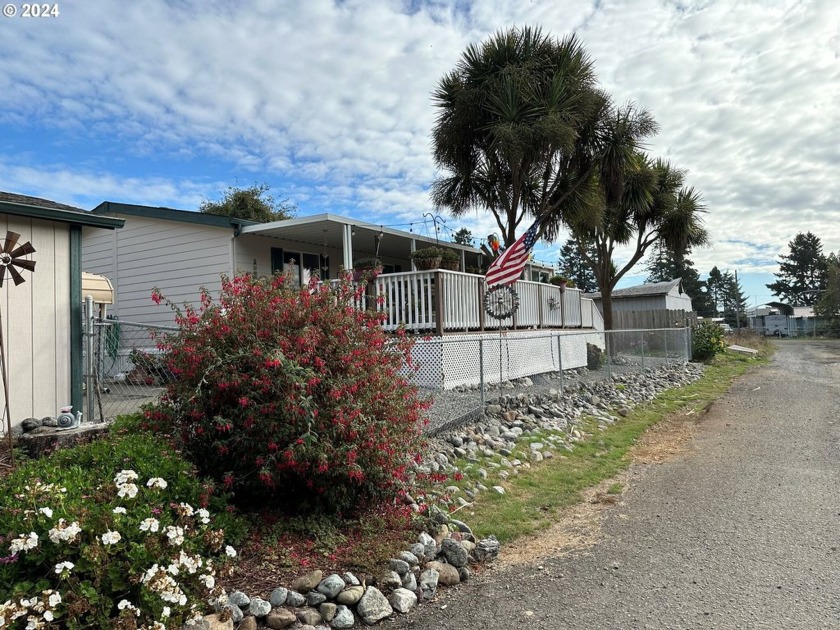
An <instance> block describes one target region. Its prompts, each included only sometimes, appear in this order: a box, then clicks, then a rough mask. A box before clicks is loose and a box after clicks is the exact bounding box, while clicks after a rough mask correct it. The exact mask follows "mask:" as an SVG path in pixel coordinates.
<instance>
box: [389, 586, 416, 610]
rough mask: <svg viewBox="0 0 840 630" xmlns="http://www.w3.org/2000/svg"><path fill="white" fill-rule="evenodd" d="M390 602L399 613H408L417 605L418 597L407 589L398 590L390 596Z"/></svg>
mask: <svg viewBox="0 0 840 630" xmlns="http://www.w3.org/2000/svg"><path fill="white" fill-rule="evenodd" d="M388 602H389V603H390V604H391V607H392V608H393V609H394V610H396V611H397V612H398V613H407V612H408V611H410V610H411V609H412V608H414V607H415V606H416V605H417V595H415V594H414V593H412V592H411V591H409V590H408V589H405V588H397V589H394V591H393V592H392V593H391V594H390V595H389V596H388Z"/></svg>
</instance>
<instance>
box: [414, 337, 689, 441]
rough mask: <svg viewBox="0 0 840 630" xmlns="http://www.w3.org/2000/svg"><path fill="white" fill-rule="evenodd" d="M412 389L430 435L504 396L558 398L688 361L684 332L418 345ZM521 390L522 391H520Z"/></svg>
mask: <svg viewBox="0 0 840 630" xmlns="http://www.w3.org/2000/svg"><path fill="white" fill-rule="evenodd" d="M412 358H413V363H414V364H415V369H416V374H415V377H414V378H415V381H416V382H417V384H418V385H420V386H421V387H423V388H425V389H426V390H428V391H429V393H430V395H431V397H432V399H433V403H432V407H431V409H430V412H429V417H430V424H431V430H432V432H437V431H441V430H445V429H447V428H450V427H453V426H458V425H461V424H466V423H467V422H470V421H472V420H475V419H477V418H478V417H480V416H481V414H482V412H483V409H484V406H485V404H486V403H488V402H491V401H492V400H493V399H497V398H499V397H501V396H503V395H505V394H510V393H512V390H515V389H518V388H521V387H523V386H524V387H526V388H528V389H527V390H530V391H540V390H548V389H556V390H558V391H561V392H562V391H563V389H564V388H565V387H566V385H567V383H570V382H571V381H581V380H583V381H587V382H590V383H594V382H597V381H606V380H611V379H612V377H613V375H616V374H624V373H632V372H644V371H645V370H647V369H656V368H660V367H663V366H666V365H669V364H684V363H686V362H688V361H689V360H690V359H691V329H690V328H662V329H655V330H617V331H609V332H597V331H591V330H577V331H573V330H556V331H534V332H527V331H516V332H515V333H504V332H502V333H487V334H471V335H447V336H444V337H435V338H432V339H426V340H423V341H418V342H417V344H416V345H415V348H414V353H413V357H412ZM527 390H526V391H527Z"/></svg>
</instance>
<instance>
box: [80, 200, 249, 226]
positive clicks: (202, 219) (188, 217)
mask: <svg viewBox="0 0 840 630" xmlns="http://www.w3.org/2000/svg"><path fill="white" fill-rule="evenodd" d="M91 212H93V213H94V214H97V215H102V214H128V215H133V216H138V217H148V218H150V219H163V220H165V221H179V222H181V223H197V224H199V225H209V226H213V227H223V228H229V227H237V226H243V225H262V224H261V223H258V222H257V221H248V220H246V219H237V218H236V217H226V216H220V215H216V214H204V213H203V212H192V211H190V210H173V209H171V208H155V207H152V206H138V205H135V204H131V203H115V202H113V201H103V202H102V203H100V204H99V205H98V206H96V207H95V208H94V209H93V210H91Z"/></svg>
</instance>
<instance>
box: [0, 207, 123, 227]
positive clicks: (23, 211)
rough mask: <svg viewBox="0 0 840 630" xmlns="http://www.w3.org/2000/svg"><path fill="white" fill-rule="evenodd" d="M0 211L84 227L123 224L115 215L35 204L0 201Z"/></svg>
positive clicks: (119, 225)
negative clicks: (106, 215)
mask: <svg viewBox="0 0 840 630" xmlns="http://www.w3.org/2000/svg"><path fill="white" fill-rule="evenodd" d="M0 213H4V214H13V215H16V216H21V217H29V218H32V219H44V220H46V221H58V222H61V223H69V224H71V225H82V226H85V227H98V228H105V229H109V230H115V229H117V228H121V227H122V226H123V225H125V219H118V218H116V217H105V216H102V215H96V214H91V213H90V212H85V211H83V210H79V211H75V210H62V209H58V208H46V207H42V206H37V205H30V204H23V203H14V202H10V201H0Z"/></svg>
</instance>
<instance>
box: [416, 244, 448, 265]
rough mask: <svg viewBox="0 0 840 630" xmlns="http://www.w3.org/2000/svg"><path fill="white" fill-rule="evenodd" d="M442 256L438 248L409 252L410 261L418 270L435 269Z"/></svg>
mask: <svg viewBox="0 0 840 630" xmlns="http://www.w3.org/2000/svg"><path fill="white" fill-rule="evenodd" d="M442 255H443V252H442V251H441V249H440V248H439V247H424V248H423V249H417V250H415V251H413V252H411V259H412V260H413V261H414V264H415V265H416V266H417V268H418V269H424V270H425V269H437V268H438V267H440V260H441V256H442Z"/></svg>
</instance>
